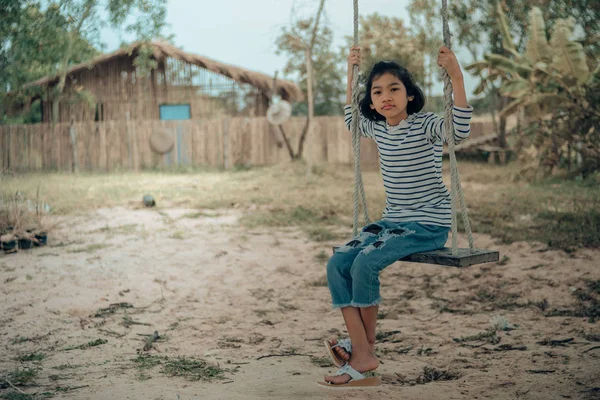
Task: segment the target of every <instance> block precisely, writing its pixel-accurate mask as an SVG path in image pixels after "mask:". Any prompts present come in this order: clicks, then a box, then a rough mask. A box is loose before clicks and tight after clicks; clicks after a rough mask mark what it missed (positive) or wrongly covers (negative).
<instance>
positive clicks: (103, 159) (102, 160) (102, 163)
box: [98, 121, 108, 172]
mask: <svg viewBox="0 0 600 400" xmlns="http://www.w3.org/2000/svg"><path fill="white" fill-rule="evenodd" d="M98 129H99V130H100V132H99V134H100V144H99V146H98V147H99V153H100V154H99V157H98V159H99V160H98V163H99V165H98V169H99V170H100V171H104V172H106V171H108V165H107V154H106V122H105V121H103V122H101V123H100V124H98Z"/></svg>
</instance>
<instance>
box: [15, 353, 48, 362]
mask: <svg viewBox="0 0 600 400" xmlns="http://www.w3.org/2000/svg"><path fill="white" fill-rule="evenodd" d="M44 358H46V356H45V355H44V354H41V353H30V354H25V355H22V356H20V357H17V361H19V362H28V361H42V360H43V359H44Z"/></svg>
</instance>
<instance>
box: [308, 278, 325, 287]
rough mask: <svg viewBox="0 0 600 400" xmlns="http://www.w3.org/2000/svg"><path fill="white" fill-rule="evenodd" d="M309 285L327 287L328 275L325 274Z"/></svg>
mask: <svg viewBox="0 0 600 400" xmlns="http://www.w3.org/2000/svg"><path fill="white" fill-rule="evenodd" d="M308 285H309V286H313V287H321V286H325V287H327V275H323V276H322V277H321V278H319V279H317V280H316V281H312V282H311V283H309V284H308Z"/></svg>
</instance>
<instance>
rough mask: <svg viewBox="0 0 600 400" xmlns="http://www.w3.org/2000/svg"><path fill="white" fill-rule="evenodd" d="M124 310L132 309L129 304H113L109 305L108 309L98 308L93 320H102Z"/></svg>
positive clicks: (131, 305)
mask: <svg viewBox="0 0 600 400" xmlns="http://www.w3.org/2000/svg"><path fill="white" fill-rule="evenodd" d="M126 308H133V304H131V303H125V302H123V303H113V304H111V305H109V306H108V307H105V308H100V309H99V310H98V311H97V312H96V314H94V315H93V317H94V318H104V317H106V316H107V315H111V314H114V313H115V312H117V310H120V309H126Z"/></svg>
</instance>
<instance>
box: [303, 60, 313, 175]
mask: <svg viewBox="0 0 600 400" xmlns="http://www.w3.org/2000/svg"><path fill="white" fill-rule="evenodd" d="M306 86H307V89H306V93H307V95H308V117H307V121H306V124H307V128H306V135H305V137H306V138H307V139H308V144H309V149H308V154H307V155H306V160H307V170H306V176H307V177H310V174H311V170H312V164H313V159H312V158H313V152H312V142H313V140H312V137H311V134H312V122H313V115H314V112H315V102H314V95H313V76H312V53H311V49H306Z"/></svg>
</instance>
